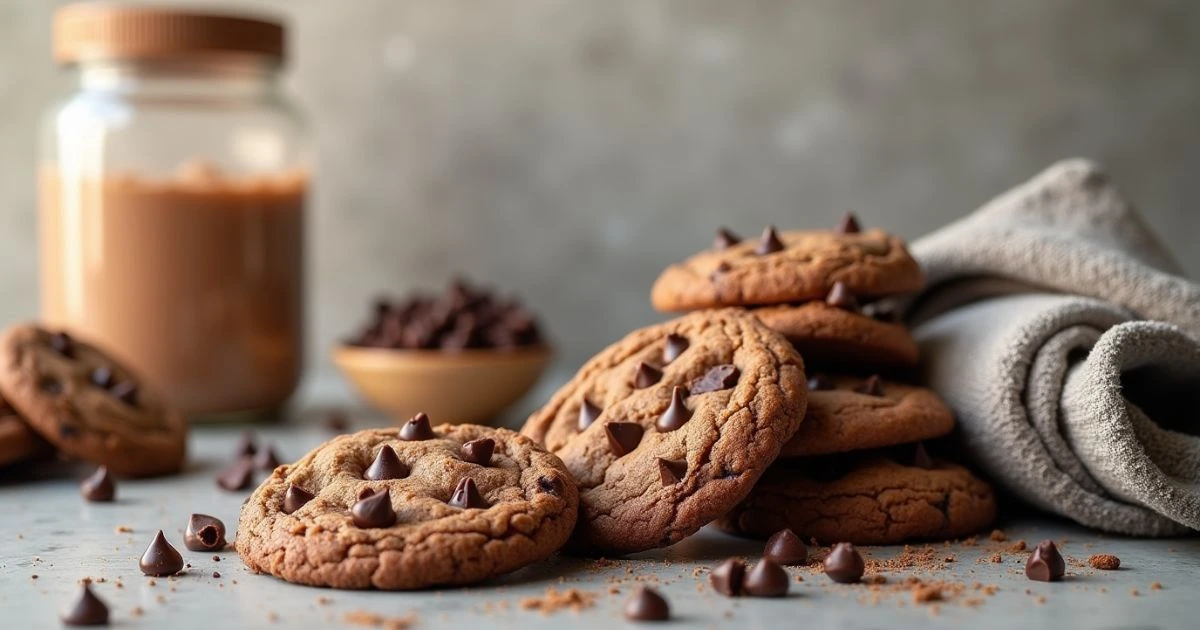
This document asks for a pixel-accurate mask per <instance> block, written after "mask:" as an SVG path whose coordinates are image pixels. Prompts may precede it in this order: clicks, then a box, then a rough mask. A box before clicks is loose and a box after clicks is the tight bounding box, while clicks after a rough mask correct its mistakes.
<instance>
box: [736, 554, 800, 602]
mask: <svg viewBox="0 0 1200 630" xmlns="http://www.w3.org/2000/svg"><path fill="white" fill-rule="evenodd" d="M789 581H790V580H789V579H788V574H787V571H784V570H783V567H781V566H779V565H778V564H776V563H775V561H773V560H771V559H770V558H763V559H762V560H759V561H758V563H757V564H755V565H754V566H753V567H752V568H751V569H750V570H749V571H747V572H746V578H745V580H744V581H743V582H742V589H743V590H744V591H746V594H747V595H752V596H754V597H783V596H784V595H787V592H788V582H789Z"/></svg>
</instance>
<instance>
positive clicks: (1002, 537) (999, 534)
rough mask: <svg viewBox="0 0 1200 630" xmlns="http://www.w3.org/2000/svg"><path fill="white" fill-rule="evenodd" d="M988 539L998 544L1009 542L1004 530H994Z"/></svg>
mask: <svg viewBox="0 0 1200 630" xmlns="http://www.w3.org/2000/svg"><path fill="white" fill-rule="evenodd" d="M988 539H990V540H994V541H996V542H1004V541H1006V540H1008V534H1005V533H1004V531H1003V530H999V529H993V530H992V533H991V534H989V535H988Z"/></svg>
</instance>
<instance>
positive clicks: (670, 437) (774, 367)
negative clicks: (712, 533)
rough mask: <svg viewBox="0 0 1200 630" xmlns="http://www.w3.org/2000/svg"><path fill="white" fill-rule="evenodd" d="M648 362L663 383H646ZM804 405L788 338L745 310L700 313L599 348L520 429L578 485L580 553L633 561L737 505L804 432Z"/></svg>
mask: <svg viewBox="0 0 1200 630" xmlns="http://www.w3.org/2000/svg"><path fill="white" fill-rule="evenodd" d="M681 339H683V340H686V343H683V341H681ZM672 347H673V348H684V349H683V350H681V351H679V352H674V351H672V352H665V351H666V350H667V349H668V348H672ZM665 358H669V359H670V361H669V362H664V359H665ZM644 364H649V365H652V366H655V367H656V368H657V372H659V373H660V374H661V375H660V376H659V378H658V379H657V380H656V382H654V383H653V384H651V385H648V386H645V387H639V385H640V384H644V382H643V383H638V375H639V374H640V373H642V371H643V370H642V368H641V366H642V365H644ZM804 399H805V389H804V365H803V362H802V360H801V359H800V356H799V355H798V354H797V353H796V351H795V349H794V348H792V346H791V344H789V343H788V342H787V340H786V339H784V338H783V337H782V336H780V335H779V334H778V333H775V332H774V331H771V330H770V329H768V328H766V327H765V326H763V325H762V324H761V323H759V322H758V320H757V319H755V318H754V316H752V315H750V314H749V313H747V312H746V311H744V310H741V309H725V310H715V311H703V312H697V313H692V314H690V315H687V316H684V317H681V318H679V319H676V320H673V321H670V322H666V323H664V324H659V325H657V326H650V327H648V328H643V329H641V330H637V331H635V332H633V333H630V334H629V336H627V337H626V338H625V339H622V340H621V341H618V342H617V343H615V344H613V345H612V346H609V347H608V348H607V349H605V350H603V351H601V352H600V354H598V355H596V356H595V357H593V358H592V359H591V360H590V361H588V362H587V363H586V364H585V365H584V366H583V367H582V368H581V369H580V370H579V373H578V374H576V375H575V377H574V378H573V379H572V380H571V381H570V382H569V383H567V385H565V386H564V387H563V388H562V389H560V390H559V391H558V392H557V393H556V394H555V395H554V397H553V398H552V399H551V400H550V402H549V403H548V404H547V405H546V406H545V407H543V408H542V409H541V410H539V411H538V412H536V413H534V414H533V415H532V416H531V417H530V418H529V420H528V421H527V422H526V423H525V427H524V428H523V429H522V433H524V434H525V435H527V436H529V437H532V438H534V439H535V440H538V441H541V442H542V443H544V444H546V446H547V448H549V449H550V450H551V452H554V453H556V454H557V455H559V456H560V457H562V458H563V461H564V462H565V463H566V465H567V468H568V469H569V470H570V471H571V473H572V474H573V475H574V476H575V479H576V481H577V482H579V485H580V503H581V505H582V506H583V509H582V510H581V519H582V521H581V523H580V524H579V527H578V528H577V530H576V533H575V537H574V539H573V543H572V546H573V548H574V549H576V550H577V551H580V552H585V553H631V552H634V551H639V550H642V549H649V548H651V547H660V546H665V545H669V544H672V543H675V542H677V541H679V540H681V539H683V538H685V537H686V536H688V535H690V534H692V533H693V532H695V531H696V530H698V529H699V528H700V527H702V526H703V525H704V524H705V523H708V522H709V521H711V520H712V519H714V518H716V517H718V516H720V515H721V514H723V513H725V512H726V511H727V510H729V509H730V508H732V507H733V505H734V504H736V503H737V502H738V501H740V500H741V498H742V497H744V496H745V495H746V493H748V492H749V491H750V488H751V487H752V486H753V485H754V482H755V481H756V480H757V479H758V477H759V475H761V474H762V472H763V470H764V469H765V468H766V466H767V465H769V464H770V462H772V461H773V460H774V459H775V457H776V455H777V454H778V453H779V448H780V446H781V445H782V444H783V443H784V442H785V441H786V440H787V439H788V438H790V437H791V435H792V434H793V433H795V431H796V427H797V426H799V423H800V420H801V418H802V417H803V414H804Z"/></svg>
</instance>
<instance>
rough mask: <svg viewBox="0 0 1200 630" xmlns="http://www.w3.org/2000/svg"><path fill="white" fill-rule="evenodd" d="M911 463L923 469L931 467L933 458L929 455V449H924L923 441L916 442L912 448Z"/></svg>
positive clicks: (930, 468)
mask: <svg viewBox="0 0 1200 630" xmlns="http://www.w3.org/2000/svg"><path fill="white" fill-rule="evenodd" d="M911 461H912V465H913V466H916V467H917V468H924V469H925V470H932V469H933V466H934V464H933V458H932V457H930V456H929V451H927V450H925V444H924V443H923V442H917V444H916V445H915V446H913V450H912V460H911Z"/></svg>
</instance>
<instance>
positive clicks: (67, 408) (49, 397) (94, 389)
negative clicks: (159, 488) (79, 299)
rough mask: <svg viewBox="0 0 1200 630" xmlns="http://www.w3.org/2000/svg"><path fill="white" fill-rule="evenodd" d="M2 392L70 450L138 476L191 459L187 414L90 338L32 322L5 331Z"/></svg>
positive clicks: (0, 350)
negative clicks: (48, 328)
mask: <svg viewBox="0 0 1200 630" xmlns="http://www.w3.org/2000/svg"><path fill="white" fill-rule="evenodd" d="M0 393H3V395H4V398H5V399H6V400H7V401H8V402H9V404H10V405H12V406H13V408H14V409H16V410H17V412H19V413H20V414H21V416H22V417H23V418H24V419H25V421H26V422H28V423H29V426H30V427H31V428H32V429H33V430H35V431H37V432H38V433H39V434H40V435H41V436H42V437H43V438H45V439H46V440H47V441H48V442H50V443H51V444H53V445H54V447H55V448H57V449H58V450H59V452H61V453H63V454H64V455H67V456H68V457H72V458H76V459H82V460H85V461H88V462H91V463H94V464H102V465H105V466H107V467H108V469H109V470H110V471H111V472H113V473H115V474H118V475H125V476H130V477H144V476H151V475H161V474H166V473H172V472H176V471H178V470H179V469H180V468H182V467H183V461H184V455H185V452H186V448H187V420H186V419H185V418H184V416H183V414H182V413H181V412H180V411H179V410H178V409H176V408H175V407H174V406H172V405H171V404H170V403H169V402H167V401H166V400H165V399H164V398H163V397H162V395H161V394H159V393H158V392H157V391H156V390H154V388H152V387H150V386H149V385H147V384H146V383H145V382H144V381H143V380H142V378H141V377H140V376H139V375H138V374H136V373H134V372H133V371H132V370H130V369H129V368H128V367H126V366H124V365H122V364H120V363H119V362H117V361H116V360H114V359H113V358H112V357H110V356H108V355H107V354H106V353H105V352H103V351H102V350H100V349H98V348H96V347H95V346H93V345H91V344H89V343H87V342H84V341H81V340H79V339H75V338H72V337H69V336H67V335H66V334H64V333H51V332H49V331H47V330H44V329H42V328H40V327H38V326H35V325H32V324H27V325H21V326H14V327H12V328H9V329H8V330H6V331H4V333H3V334H0Z"/></svg>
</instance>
